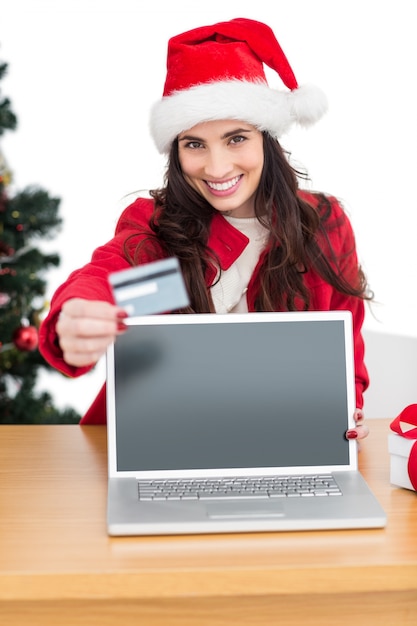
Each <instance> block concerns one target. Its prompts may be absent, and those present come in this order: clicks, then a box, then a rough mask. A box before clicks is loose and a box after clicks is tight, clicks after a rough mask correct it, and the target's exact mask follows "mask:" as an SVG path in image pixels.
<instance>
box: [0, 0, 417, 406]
mask: <svg viewBox="0 0 417 626" xmlns="http://www.w3.org/2000/svg"><path fill="white" fill-rule="evenodd" d="M0 5H1V6H0V8H1V10H0V59H2V60H3V61H6V62H8V63H9V75H8V77H7V78H6V79H5V80H3V81H2V85H1V86H2V90H3V95H7V96H9V97H10V98H11V100H12V102H13V107H14V110H15V111H16V113H17V115H18V117H19V128H18V130H17V131H16V132H12V133H8V134H6V137H5V138H4V139H3V140H2V149H3V151H4V153H5V156H6V158H7V160H8V162H9V165H10V167H11V168H12V170H13V172H14V177H15V185H16V187H17V188H22V187H23V186H25V185H27V184H30V183H37V184H40V185H42V186H43V187H44V188H46V189H47V190H48V191H49V192H50V193H53V194H55V195H56V196H58V197H60V198H61V199H62V203H61V215H62V217H63V218H64V228H63V230H62V232H61V234H60V235H59V237H57V238H56V239H55V240H54V241H52V242H50V243H48V244H47V246H46V244H42V245H43V246H44V247H48V248H49V249H51V250H57V251H59V252H60V254H61V258H62V263H61V267H60V268H59V269H58V270H56V271H53V272H49V273H48V284H49V289H48V298H49V297H50V295H51V294H52V293H53V291H54V290H55V288H56V287H57V286H58V285H59V284H60V283H61V282H62V281H63V280H64V278H65V277H66V276H67V274H68V273H69V272H70V271H71V270H72V269H74V268H75V267H78V266H80V265H81V264H83V263H84V262H86V261H88V259H89V257H90V254H91V251H92V250H93V248H94V247H96V246H97V245H99V244H101V243H103V242H104V241H105V240H107V239H108V238H110V237H111V235H112V231H113V228H114V224H115V220H116V218H117V215H118V212H119V209H120V205H119V200H120V198H121V197H122V196H123V195H124V194H126V193H129V192H131V191H133V190H136V189H139V188H144V187H153V186H157V185H159V184H160V181H161V173H162V171H163V160H162V159H161V157H159V155H158V154H157V153H156V150H155V149H154V147H153V145H152V142H151V139H150V137H149V134H148V128H147V120H148V110H149V107H150V105H151V104H152V103H153V102H154V101H155V100H156V99H158V98H159V97H160V95H161V90H162V85H163V81H164V78H165V55H166V42H167V39H168V38H169V37H170V36H172V35H174V34H177V33H179V32H181V31H183V30H186V29H188V28H193V27H195V26H199V25H202V24H209V23H214V22H217V21H220V20H226V19H231V18H233V17H242V16H244V17H250V18H254V19H258V20H261V21H265V22H267V23H268V24H269V25H271V26H272V27H273V29H274V31H275V33H276V35H277V38H278V40H279V41H280V43H281V45H282V47H283V49H284V51H285V52H286V54H287V56H288V58H289V61H290V63H291V65H292V66H293V69H294V71H295V74H296V76H297V78H298V80H299V82H300V83H303V82H313V83H316V84H318V85H320V86H321V87H322V89H323V90H324V91H325V92H326V93H327V95H328V98H329V101H330V111H329V113H328V114H327V116H326V118H325V119H324V120H323V121H321V122H320V123H318V124H317V125H316V126H315V127H314V128H313V129H310V130H308V131H301V130H294V131H293V132H291V133H290V134H289V135H288V137H286V138H285V141H284V142H283V143H284V145H285V147H286V148H288V149H289V150H290V151H291V152H292V154H293V157H294V159H295V160H296V161H298V162H300V163H302V164H304V165H305V166H307V168H308V170H309V173H310V176H311V178H312V181H313V187H314V188H316V189H322V190H325V191H328V192H331V193H334V194H335V195H337V196H338V197H340V198H341V199H342V200H343V201H344V203H345V206H346V208H347V210H348V212H349V214H350V216H351V219H352V222H353V225H354V228H355V232H356V236H357V243H358V250H359V254H360V257H361V261H362V263H363V265H364V268H365V270H366V272H367V274H368V277H369V280H370V284H371V287H372V288H373V289H374V291H375V294H376V300H377V303H376V304H374V305H373V309H372V314H368V316H367V320H366V328H367V329H369V330H371V331H373V332H375V333H376V335H378V336H379V335H381V339H382V338H383V336H384V335H386V334H389V335H390V336H393V337H394V338H395V337H397V336H399V337H401V338H403V337H407V336H409V337H413V336H414V337H415V336H417V330H416V329H417V327H416V323H415V319H416V314H417V289H416V277H417V261H416V257H415V241H414V239H415V234H414V230H415V228H414V225H415V219H414V215H415V212H416V201H415V194H414V193H413V186H414V180H413V174H414V172H415V170H416V157H415V140H416V138H417V133H416V130H417V128H416V126H417V121H416V120H417V116H416V114H415V111H416V110H417V96H416V90H415V86H414V82H415V81H414V76H415V59H416V58H417V39H416V37H415V33H414V24H415V18H414V3H413V2H411V1H410V0H396V1H395V2H394V1H393V0H366V1H365V2H364V1H363V0H351V1H350V2H347V1H346V0H345V2H335V1H334V0H314V2H312V1H311V0H298V1H297V2H294V1H293V0H281V1H280V0H277V1H275V2H273V3H271V2H270V1H269V0H258V1H257V2H253V0H238V1H237V0H228V1H227V2H224V1H223V0H211V2H210V3H199V2H195V1H188V0H177V1H175V2H174V1H173V0H166V1H164V0H162V1H161V0H154V2H152V3H144V2H140V1H139V0H59V1H58V2H56V1H55V0H13V2H10V1H8V0H1V1H0ZM275 84H276V86H278V87H279V86H280V83H279V81H278V80H277V81H276V83H275ZM271 85H272V86H274V84H273V83H272V81H271ZM376 335H375V337H376ZM403 344H404V342H403V341H402V339H401V340H399V343H398V345H397V344H396V347H395V350H396V349H397V347H398V346H401V345H403ZM410 345H411V344H410ZM413 345H415V343H414V344H413ZM372 346H373V347H372V354H373V353H374V351H376V353H377V355H378V356H377V358H375V359H374V357H373V356H372V362H373V363H374V365H372V366H371V367H370V371H371V376H372V375H373V371H374V370H375V372H376V375H375V381H376V383H375V385H374V387H373V391H371V390H372V387H371V389H370V390H369V392H368V397H369V398H370V405H371V406H373V407H374V408H373V409H372V410H371V411H370V412H371V413H372V414H373V413H376V414H377V415H380V414H381V412H382V414H384V415H387V412H386V411H385V410H384V406H385V405H381V406H380V405H375V403H374V400H373V399H372V396H371V393H372V394H374V396H373V397H374V398H375V397H377V396H378V389H379V385H380V384H381V383H380V382H378V381H380V370H381V367H383V365H384V363H390V362H391V360H392V357H391V355H390V354H387V353H386V351H385V348H384V349H381V351H380V352H379V348H378V346H379V342H378V341H376V343H375V345H374V344H372ZM393 349H394V348H393ZM369 354H370V356H371V350H370V351H369ZM413 354H414V352H413ZM410 365H412V366H413V367H414V368H415V362H414V361H413V360H411V361H410V362H407V364H405V363H403V362H402V359H399V364H398V367H399V368H401V367H403V366H406V367H409V366H410ZM103 375H104V374H103V367H102V364H101V365H100V366H99V367H98V368H97V372H96V373H94V374H92V375H90V376H87V377H84V379H82V380H78V381H68V380H66V379H62V378H61V377H60V376H58V375H54V376H52V377H51V376H47V377H43V378H42V379H41V381H40V384H41V385H43V386H48V387H50V388H51V389H52V390H54V392H55V394H56V396H57V402H59V403H61V404H65V403H70V404H72V405H73V406H76V407H77V408H78V409H79V410H80V411H84V410H85V408H86V407H87V406H88V403H89V402H90V400H91V399H92V397H93V396H94V393H95V391H96V389H97V388H98V387H99V385H100V384H101V380H102V378H103ZM411 385H412V387H414V383H413V381H411ZM416 391H417V390H416ZM385 392H386V390H385V389H384V393H385ZM408 392H409V395H407V394H405V393H403V392H402V391H401V394H400V392H399V390H398V389H397V391H395V390H393V391H392V393H396V394H397V396H396V397H398V401H397V404H396V405H395V406H399V407H400V408H401V405H402V404H403V403H404V400H405V397H406V395H407V398H408V397H410V394H411V396H412V394H413V389H411V391H410V390H408ZM400 396H401V397H400ZM415 400H416V401H417V393H416V397H415ZM371 401H372V402H371ZM375 401H376V400H375ZM395 410H396V409H394V407H392V408H391V407H390V411H391V412H392V411H395ZM388 416H389V415H388Z"/></svg>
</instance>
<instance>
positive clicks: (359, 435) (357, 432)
mask: <svg viewBox="0 0 417 626" xmlns="http://www.w3.org/2000/svg"><path fill="white" fill-rule="evenodd" d="M353 419H354V420H355V428H352V429H350V430H348V431H347V433H346V439H365V437H367V436H368V435H369V428H368V427H367V426H365V425H364V419H365V416H364V413H363V411H362V409H355V413H354V414H353Z"/></svg>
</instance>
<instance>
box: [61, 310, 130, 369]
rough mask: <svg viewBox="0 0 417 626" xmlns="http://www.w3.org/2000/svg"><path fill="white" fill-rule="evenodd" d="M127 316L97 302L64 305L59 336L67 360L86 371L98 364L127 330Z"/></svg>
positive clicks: (121, 311) (123, 312) (120, 311)
mask: <svg viewBox="0 0 417 626" xmlns="http://www.w3.org/2000/svg"><path fill="white" fill-rule="evenodd" d="M126 317H127V314H126V312H125V311H124V310H123V309H121V308H120V307H118V306H115V305H112V304H109V303H108V302H102V301H97V300H84V299H81V298H72V299H71V300H67V302H65V303H64V305H63V307H62V310H61V313H60V316H59V319H58V322H57V325H56V332H57V335H58V339H59V345H60V347H61V350H62V352H63V356H64V360H65V362H66V363H68V364H69V365H73V366H75V367H84V366H88V365H93V364H94V363H97V361H98V360H99V359H100V357H101V356H103V354H104V353H105V352H106V350H107V347H108V346H109V345H110V344H111V343H112V342H113V341H114V339H115V338H116V336H117V335H119V334H120V333H121V332H124V330H125V329H126V328H127V326H126V325H125V324H124V323H123V319H124V318H126Z"/></svg>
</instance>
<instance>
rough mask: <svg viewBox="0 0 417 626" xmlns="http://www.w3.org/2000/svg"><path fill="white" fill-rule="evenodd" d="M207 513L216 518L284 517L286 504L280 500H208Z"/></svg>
mask: <svg viewBox="0 0 417 626" xmlns="http://www.w3.org/2000/svg"><path fill="white" fill-rule="evenodd" d="M205 506H206V511H207V515H208V516H209V517H215V518H220V517H221V518H229V517H233V518H236V517H284V515H285V512H284V505H283V503H282V502H280V501H273V502H259V500H258V501H257V502H256V501H248V502H239V501H238V500H234V501H233V502H230V501H229V502H207V503H206V504H205Z"/></svg>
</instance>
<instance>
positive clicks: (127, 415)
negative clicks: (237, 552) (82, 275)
mask: <svg viewBox="0 0 417 626" xmlns="http://www.w3.org/2000/svg"><path fill="white" fill-rule="evenodd" d="M163 317H164V318H165V319H166V320H167V323H165V322H164V323H163V324H158V325H152V324H150V325H147V324H145V325H138V326H132V327H130V328H129V329H128V331H127V332H126V333H124V334H123V335H121V336H120V337H119V338H118V339H117V341H116V344H115V347H114V366H115V402H116V416H117V418H116V444H117V468H118V470H121V471H140V470H178V469H203V468H206V469H216V468H241V467H266V468H268V467H287V466H289V467H291V466H316V465H347V464H348V462H349V450H348V443H347V441H346V440H345V437H344V433H345V431H346V428H347V413H348V408H347V407H348V399H347V386H346V374H347V372H346V362H345V336H344V335H345V331H344V322H343V321H339V320H330V321H329V320H326V321H301V320H298V321H297V322H293V321H281V322H265V323H253V322H252V323H251V322H241V323H238V324H234V323H195V324H171V323H168V320H169V317H170V316H163ZM181 317H187V316H181Z"/></svg>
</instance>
